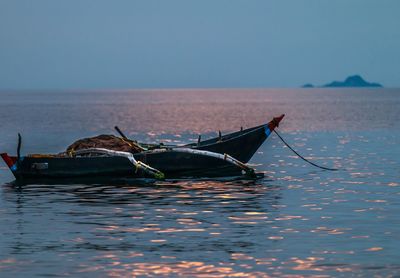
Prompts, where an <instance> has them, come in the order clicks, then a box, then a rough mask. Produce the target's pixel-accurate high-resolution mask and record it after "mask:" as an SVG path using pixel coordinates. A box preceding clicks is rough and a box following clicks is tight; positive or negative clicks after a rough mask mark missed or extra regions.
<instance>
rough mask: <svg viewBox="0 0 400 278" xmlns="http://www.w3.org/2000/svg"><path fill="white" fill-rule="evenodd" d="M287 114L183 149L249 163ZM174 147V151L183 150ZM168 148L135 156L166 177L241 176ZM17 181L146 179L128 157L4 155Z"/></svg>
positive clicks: (215, 162) (211, 161)
mask: <svg viewBox="0 0 400 278" xmlns="http://www.w3.org/2000/svg"><path fill="white" fill-rule="evenodd" d="M283 117H284V115H282V116H280V117H277V118H274V119H273V120H272V121H271V122H269V123H268V124H265V125H260V126H256V127H253V128H249V129H246V130H241V131H238V132H234V133H230V134H226V135H224V136H220V137H217V138H213V139H209V140H205V141H202V142H198V143H197V144H188V145H185V146H181V147H184V148H192V149H195V150H204V151H210V152H215V153H219V154H229V155H230V156H232V157H234V158H236V159H238V160H239V161H241V162H244V163H247V162H248V161H249V160H250V159H251V157H252V156H253V155H254V153H255V152H256V151H257V149H258V148H259V147H260V146H261V145H262V144H263V142H264V141H265V140H266V139H267V137H268V136H269V135H270V134H271V132H272V131H273V130H274V128H275V127H277V126H278V125H279V122H280V121H281V120H282V118H283ZM181 147H174V148H181ZM174 148H170V146H168V147H167V148H166V149H164V150H163V151H160V152H158V151H146V152H141V153H137V154H134V158H135V159H136V160H137V161H141V162H143V163H145V164H147V165H149V166H151V167H153V168H155V169H158V170H159V171H161V172H163V173H164V174H165V177H166V178H182V177H224V176H239V175H241V174H242V171H241V169H240V168H238V167H235V166H234V165H232V164H231V163H228V162H227V161H224V160H221V159H217V158H215V157H209V156H205V155H199V154H193V153H182V152H178V151H174ZM1 156H2V158H3V160H4V161H5V162H6V164H7V165H8V166H9V168H10V170H11V171H12V173H13V174H14V176H15V177H16V179H17V180H18V179H42V178H43V179H61V178H69V179H71V178H77V177H118V178H122V177H127V178H146V174H145V173H144V172H142V171H140V170H137V169H136V168H135V167H134V165H133V164H132V163H131V162H130V161H129V160H128V159H127V158H125V157H116V156H104V157H57V156H51V155H49V156H46V155H44V156H42V157H31V156H25V157H21V158H20V159H19V160H18V159H17V157H15V156H8V155H7V154H4V153H3V154H1Z"/></svg>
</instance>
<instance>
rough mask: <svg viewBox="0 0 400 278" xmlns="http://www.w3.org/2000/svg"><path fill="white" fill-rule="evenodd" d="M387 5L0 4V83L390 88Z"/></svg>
mask: <svg viewBox="0 0 400 278" xmlns="http://www.w3.org/2000/svg"><path fill="white" fill-rule="evenodd" d="M399 15H400V1H399V0H197V1H194V0H168V1H166V0H158V1H156V0H143V1H136V0H118V1H111V0H107V1H105V0H65V1H64V0H57V1H55V0H35V1H33V0H0V89H116V88H118V89H125V88H265V87H274V88H276V87H299V86H301V85H303V84H305V83H313V84H317V85H322V84H325V83H328V82H331V81H332V80H344V79H345V78H346V77H347V76H349V75H352V74H360V75H361V76H363V77H364V78H365V79H367V80H368V81H373V82H380V83H382V84H383V85H385V86H386V87H400V16H399Z"/></svg>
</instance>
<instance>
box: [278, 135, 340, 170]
mask: <svg viewBox="0 0 400 278" xmlns="http://www.w3.org/2000/svg"><path fill="white" fill-rule="evenodd" d="M274 132H275V134H276V135H278V137H279V139H281V140H282V142H283V143H284V144H285V145H286V147H288V148H289V149H290V150H291V151H292V152H294V153H295V154H296V155H297V156H298V157H300V158H301V159H303V160H304V161H305V162H308V163H310V164H311V165H313V166H315V167H318V168H321V169H324V170H329V171H337V170H339V169H336V168H328V167H324V166H320V165H317V164H315V163H314V162H311V161H310V160H308V159H306V158H305V157H303V156H302V155H301V154H299V153H298V152H296V151H295V150H294V149H293V148H292V147H291V146H290V145H289V144H288V143H286V141H285V140H284V139H283V138H282V136H280V135H279V133H278V132H277V131H276V129H274Z"/></svg>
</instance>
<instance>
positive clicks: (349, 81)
mask: <svg viewBox="0 0 400 278" xmlns="http://www.w3.org/2000/svg"><path fill="white" fill-rule="evenodd" d="M315 87H318V88H338V87H340V88H344V87H347V88H351V87H358V88H365V87H375V88H381V87H383V86H382V85H381V84H379V83H370V82H367V81H365V80H364V79H363V78H362V77H361V76H360V75H352V76H349V77H347V78H346V80H344V81H333V82H331V83H328V84H325V85H322V86H314V85H313V84H310V83H307V84H304V85H303V86H302V88H315Z"/></svg>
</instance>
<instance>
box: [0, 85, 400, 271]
mask: <svg viewBox="0 0 400 278" xmlns="http://www.w3.org/2000/svg"><path fill="white" fill-rule="evenodd" d="M281 113H285V114H286V117H285V118H284V120H283V122H282V123H281V126H280V128H279V130H280V131H281V134H282V135H283V136H284V137H285V138H286V140H287V141H288V142H290V143H291V144H292V145H293V146H294V147H295V148H296V149H297V150H298V151H299V152H300V153H302V154H304V155H305V156H306V157H308V158H310V159H312V161H314V162H316V163H319V164H322V165H325V166H328V167H337V168H340V171H336V172H329V171H323V170H320V169H317V168H313V167H312V166H310V165H307V164H305V163H304V162H303V161H302V160H300V159H299V158H297V157H296V156H294V155H293V153H291V152H290V150H289V149H288V148H286V147H284V146H283V144H282V143H281V142H280V141H279V139H278V138H277V137H276V136H271V137H270V138H268V139H267V141H266V142H265V143H264V145H263V146H262V147H261V148H260V149H259V152H258V153H256V155H255V156H254V158H253V159H252V160H251V161H250V163H252V164H253V165H254V166H255V167H256V168H257V169H258V171H262V172H265V173H266V177H265V178H264V179H262V180H259V181H255V182H254V181H252V182H251V181H207V180H201V181H164V182H158V183H156V184H154V185H146V186H143V185H142V186H141V185H138V184H136V185H135V184H119V185H111V184H110V185H101V186H94V185H90V186H89V185H82V184H76V185H63V184H60V185H51V186H50V185H40V184H38V185H29V186H26V187H22V188H16V187H13V186H12V185H10V184H9V183H10V182H11V181H12V180H13V177H12V175H11V174H10V172H9V170H8V169H7V167H6V165H5V164H4V163H3V162H1V163H0V277H32V276H49V277H53V276H55V277H57V276H79V277H90V276H113V277H126V276H160V275H165V276H185V277H192V276H201V277H225V276H235V277H246V276H249V277H263V276H272V277H276V276H285V275H287V276H290V275H300V276H312V275H315V276H320V277H337V276H343V277H344V276H345V277H347V276H360V277H365V276H385V277H386V276H399V275H400V249H399V242H400V90H396V89H393V90H389V89H373V90H372V89H371V90H369V89H366V90H353V89H340V90H336V89H324V90H322V89H297V90H281V89H279V90H273V89H268V90H150V91H148V90H145V91H140V90H135V91H96V92H95V91H93V92H79V91H68V92H52V91H44V92H43V91H40V92H33V91H31V92H8V91H3V92H0V152H9V153H15V152H16V138H17V133H18V132H21V134H22V136H23V146H22V153H40V152H45V153H46V152H60V151H63V150H64V149H65V148H66V146H67V145H69V144H70V143H72V142H73V141H74V140H76V139H78V138H81V137H84V136H90V135H96V134H99V133H109V134H112V133H114V131H113V127H114V126H115V125H118V126H119V127H120V128H121V129H122V130H123V131H125V133H126V134H128V135H129V136H130V137H134V138H137V139H139V140H141V141H147V142H154V141H163V142H172V143H178V144H179V143H185V142H191V141H193V140H196V139H197V135H198V134H199V133H201V134H202V136H203V137H202V138H207V137H211V136H214V135H215V132H216V131H218V130H221V131H222V132H223V133H224V132H229V131H235V130H239V129H240V127H241V126H243V127H245V128H246V127H250V126H254V125H257V124H261V123H264V122H267V121H269V120H270V119H271V118H272V117H273V116H277V115H280V114H281Z"/></svg>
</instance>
